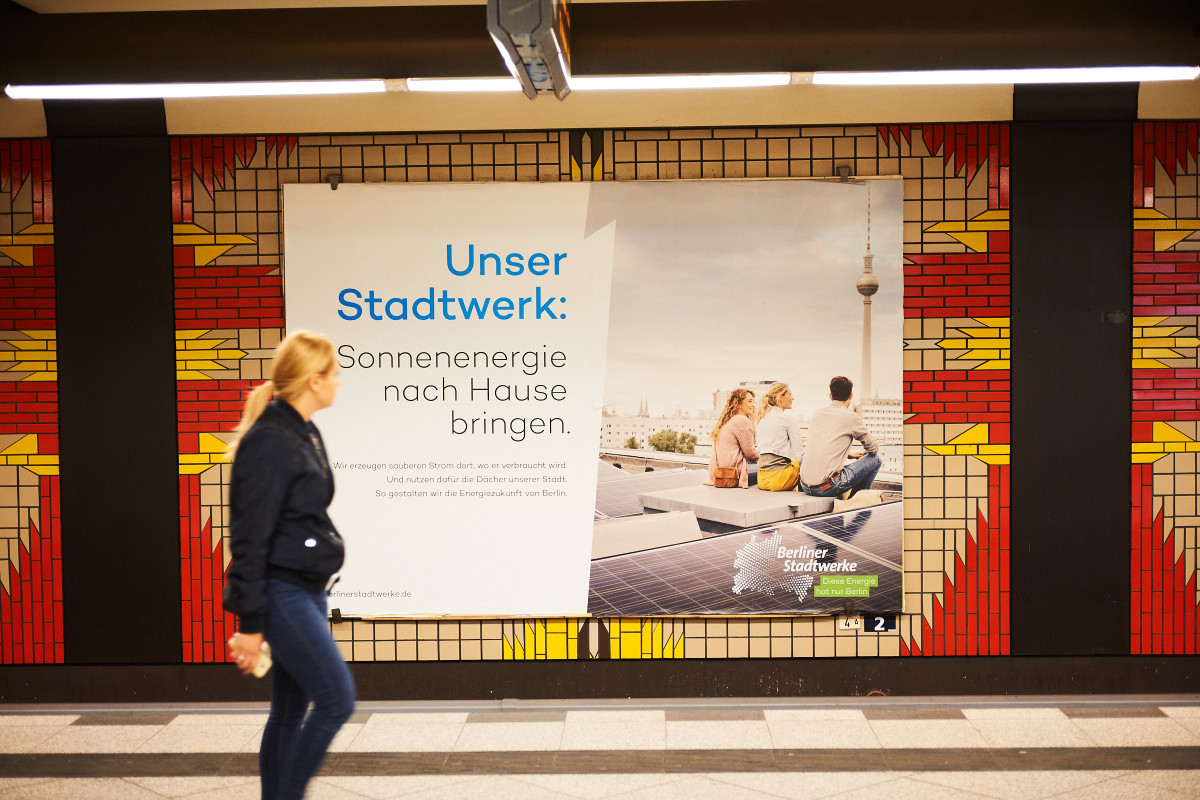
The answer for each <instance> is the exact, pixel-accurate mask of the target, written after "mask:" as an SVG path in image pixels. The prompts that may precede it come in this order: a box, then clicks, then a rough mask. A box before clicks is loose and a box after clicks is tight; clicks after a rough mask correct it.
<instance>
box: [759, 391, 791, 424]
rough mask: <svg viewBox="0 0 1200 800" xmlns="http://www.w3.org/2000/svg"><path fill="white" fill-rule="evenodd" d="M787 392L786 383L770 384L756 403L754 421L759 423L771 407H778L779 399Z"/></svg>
mask: <svg viewBox="0 0 1200 800" xmlns="http://www.w3.org/2000/svg"><path fill="white" fill-rule="evenodd" d="M787 390H788V385H787V384H786V383H772V384H771V388H770V389H767V391H766V392H764V393H763V396H762V399H761V400H759V401H758V413H756V414H755V415H754V421H755V422H760V421H761V420H762V418H763V417H765V416H766V415H767V412H768V411H770V410H771V406H777V405H779V398H780V397H782V396H783V394H784V393H785V392H786V391H787Z"/></svg>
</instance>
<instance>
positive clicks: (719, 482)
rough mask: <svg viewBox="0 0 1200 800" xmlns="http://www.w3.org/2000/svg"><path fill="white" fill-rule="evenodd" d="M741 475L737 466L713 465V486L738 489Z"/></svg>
mask: <svg viewBox="0 0 1200 800" xmlns="http://www.w3.org/2000/svg"><path fill="white" fill-rule="evenodd" d="M741 477H742V475H741V470H739V469H738V468H737V467H713V486H716V487H717V488H718V489H736V488H737V487H738V484H739V483H741Z"/></svg>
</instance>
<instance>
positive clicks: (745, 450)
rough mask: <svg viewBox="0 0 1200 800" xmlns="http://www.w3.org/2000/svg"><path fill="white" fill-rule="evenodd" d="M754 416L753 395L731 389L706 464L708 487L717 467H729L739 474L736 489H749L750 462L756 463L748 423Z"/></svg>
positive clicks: (747, 390) (748, 391)
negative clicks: (737, 487) (710, 454)
mask: <svg viewBox="0 0 1200 800" xmlns="http://www.w3.org/2000/svg"><path fill="white" fill-rule="evenodd" d="M753 415H754V392H752V391H750V390H749V389H734V390H733V391H732V392H730V393H729V399H728V400H727V401H725V409H724V410H723V411H722V412H721V416H720V418H719V419H718V420H717V424H716V426H715V427H714V428H713V432H712V442H713V452H712V456H711V457H710V458H709V460H708V480H707V481H705V483H706V484H708V485H709V486H712V485H713V484H714V483H715V482H716V479H715V474H714V473H715V471H716V469H717V467H732V468H734V469H736V470H737V472H738V486H739V487H740V488H742V489H748V488H749V487H750V464H749V462H751V461H758V450H756V449H755V444H754V423H753V422H751V421H750V419H751V417H752V416H753Z"/></svg>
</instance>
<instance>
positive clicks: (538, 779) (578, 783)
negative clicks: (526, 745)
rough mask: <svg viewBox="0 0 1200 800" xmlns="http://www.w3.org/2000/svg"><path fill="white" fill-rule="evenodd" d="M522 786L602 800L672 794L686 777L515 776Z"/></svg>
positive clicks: (640, 774) (604, 775) (637, 774)
mask: <svg viewBox="0 0 1200 800" xmlns="http://www.w3.org/2000/svg"><path fill="white" fill-rule="evenodd" d="M511 777H512V778H514V779H515V780H518V781H520V782H521V783H528V784H530V785H532V786H537V787H539V788H541V789H547V790H549V791H552V792H557V793H558V795H559V796H560V797H578V798H581V800H601V798H606V797H625V795H626V794H628V793H629V792H635V791H641V790H644V789H651V788H658V789H659V790H660V791H661V792H664V793H669V792H670V788H671V784H674V783H679V782H680V781H683V780H686V777H687V776H684V775H668V774H666V773H662V772H650V773H635V774H621V773H613V774H589V775H513V776H511Z"/></svg>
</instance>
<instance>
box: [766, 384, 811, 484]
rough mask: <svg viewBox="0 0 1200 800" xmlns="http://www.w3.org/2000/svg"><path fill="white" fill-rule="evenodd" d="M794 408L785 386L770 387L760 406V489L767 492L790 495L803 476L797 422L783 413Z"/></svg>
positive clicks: (802, 449)
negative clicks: (801, 475) (788, 493)
mask: <svg viewBox="0 0 1200 800" xmlns="http://www.w3.org/2000/svg"><path fill="white" fill-rule="evenodd" d="M791 407H792V390H791V389H789V388H788V385H787V384H786V383H773V384H771V388H770V389H768V390H767V393H766V394H764V395H763V398H762V401H761V402H760V403H759V406H758V415H757V419H758V426H757V428H755V433H756V437H757V442H758V448H759V452H760V453H761V455H760V456H759V460H758V488H760V489H763V490H765V491H768V492H790V491H792V490H793V489H795V488H796V482H797V480H798V479H799V477H800V461H801V459H803V458H804V445H803V442H802V437H801V432H800V426H799V424H798V423H797V421H796V419H795V418H794V417H792V415H791V414H787V413H784V412H786V411H788V410H789V409H790V408H791Z"/></svg>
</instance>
